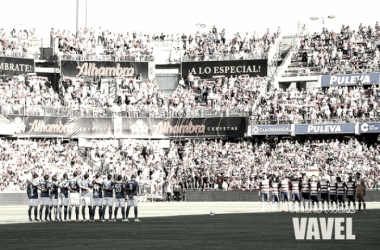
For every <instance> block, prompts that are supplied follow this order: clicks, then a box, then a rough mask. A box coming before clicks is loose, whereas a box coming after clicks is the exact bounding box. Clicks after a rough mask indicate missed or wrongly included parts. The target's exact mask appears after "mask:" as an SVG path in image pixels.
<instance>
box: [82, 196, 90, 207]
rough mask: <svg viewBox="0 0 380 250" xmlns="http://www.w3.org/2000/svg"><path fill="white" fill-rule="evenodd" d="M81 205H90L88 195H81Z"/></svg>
mask: <svg viewBox="0 0 380 250" xmlns="http://www.w3.org/2000/svg"><path fill="white" fill-rule="evenodd" d="M81 200H82V206H91V198H90V197H82V199H81Z"/></svg>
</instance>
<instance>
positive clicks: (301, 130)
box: [295, 123, 355, 135]
mask: <svg viewBox="0 0 380 250" xmlns="http://www.w3.org/2000/svg"><path fill="white" fill-rule="evenodd" d="M354 133H355V124H354V123H344V124H299V125H298V124H296V125H295V134H296V135H297V134H354Z"/></svg>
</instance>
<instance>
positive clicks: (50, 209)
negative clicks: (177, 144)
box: [49, 207, 53, 221]
mask: <svg viewBox="0 0 380 250" xmlns="http://www.w3.org/2000/svg"><path fill="white" fill-rule="evenodd" d="M52 210H53V207H50V208H49V211H50V213H49V220H50V221H52V219H51V211H52Z"/></svg>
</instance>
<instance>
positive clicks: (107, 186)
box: [103, 174, 114, 222]
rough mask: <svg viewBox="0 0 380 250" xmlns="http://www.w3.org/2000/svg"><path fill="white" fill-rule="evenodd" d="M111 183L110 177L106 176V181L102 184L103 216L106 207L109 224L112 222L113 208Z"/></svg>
mask: <svg viewBox="0 0 380 250" xmlns="http://www.w3.org/2000/svg"><path fill="white" fill-rule="evenodd" d="M113 185H114V183H113V181H112V175H111V174H109V175H107V180H106V181H104V182H103V190H104V198H103V205H104V207H103V214H105V212H106V207H107V206H108V216H109V220H108V221H109V222H112V207H113Z"/></svg>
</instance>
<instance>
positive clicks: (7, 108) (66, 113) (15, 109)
mask: <svg viewBox="0 0 380 250" xmlns="http://www.w3.org/2000/svg"><path fill="white" fill-rule="evenodd" d="M0 114H2V115H4V116H7V115H20V116H57V117H103V118H104V117H153V118H170V117H171V118H179V117H220V116H249V112H245V111H244V110H243V109H242V108H238V107H235V108H230V109H228V111H224V112H223V111H216V110H215V109H213V108H206V107H199V108H198V107H197V108H192V109H191V110H188V111H186V110H185V109H179V110H171V109H169V111H164V109H160V110H159V111H158V112H154V111H149V110H144V109H142V110H137V109H136V110H133V109H129V110H126V111H112V110H111V109H110V108H108V107H92V108H86V109H77V108H74V107H69V106H56V107H55V106H51V107H49V106H41V105H38V106H31V105H28V106H24V105H17V104H16V105H11V104H8V105H3V106H0Z"/></svg>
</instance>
